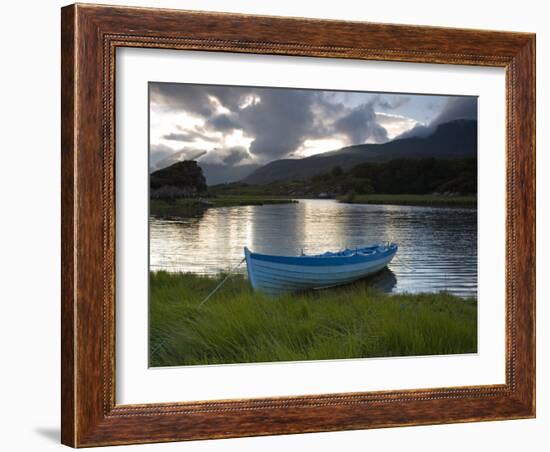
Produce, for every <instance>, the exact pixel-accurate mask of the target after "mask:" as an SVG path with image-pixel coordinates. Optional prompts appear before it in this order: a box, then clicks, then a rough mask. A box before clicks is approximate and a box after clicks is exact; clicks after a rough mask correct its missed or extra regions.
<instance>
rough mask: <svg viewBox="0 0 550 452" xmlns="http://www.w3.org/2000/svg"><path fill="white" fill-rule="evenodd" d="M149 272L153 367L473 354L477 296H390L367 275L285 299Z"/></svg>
mask: <svg viewBox="0 0 550 452" xmlns="http://www.w3.org/2000/svg"><path fill="white" fill-rule="evenodd" d="M221 277H222V276H221V275H220V277H218V278H211V277H205V276H197V275H194V274H189V273H186V274H183V273H167V272H164V271H160V272H151V274H150V293H151V298H150V307H149V310H150V338H149V341H150V342H149V343H150V351H149V355H150V365H151V366H153V367H156V366H175V365H196V364H229V363H255V362H273V361H301V360H323V359H346V358H368V357H391V356H420V355H442V354H457V353H475V352H476V351H477V302H476V300H475V299H462V298H459V297H456V296H453V295H450V294H447V293H438V294H394V295H391V294H384V293H382V292H380V291H378V290H376V289H373V288H372V287H370V286H369V284H368V281H367V282H365V281H360V282H358V283H356V284H353V285H350V286H345V287H341V288H335V289H328V290H323V291H315V292H306V293H300V294H292V295H285V296H282V297H279V298H276V299H273V298H268V297H266V296H263V295H262V294H259V293H255V292H253V291H252V290H251V289H250V287H249V284H248V282H247V280H246V279H245V278H244V277H243V276H241V275H234V276H231V277H230V278H229V280H228V281H227V283H226V284H225V285H224V286H223V287H222V289H221V290H220V291H219V292H217V293H216V294H215V295H214V296H213V297H212V298H211V299H209V300H208V302H207V303H206V304H204V305H203V306H202V307H201V308H198V304H199V303H200V301H201V300H202V299H203V298H204V297H205V296H206V295H207V294H208V293H209V292H210V290H211V289H212V288H213V287H214V286H215V285H216V284H217V283H218V282H219V281H220V278H221Z"/></svg>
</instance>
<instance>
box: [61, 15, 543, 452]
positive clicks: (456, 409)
mask: <svg viewBox="0 0 550 452" xmlns="http://www.w3.org/2000/svg"><path fill="white" fill-rule="evenodd" d="M61 35H62V36H61V37H62V145H61V146H62V149H61V154H62V347H61V353H62V355H61V356H62V360H61V363H62V365H61V385H62V431H61V436H62V442H63V443H64V444H66V445H70V446H73V447H84V446H99V445H112V444H130V443H148V442H161V441H179V440H194V439H209V438H227V437H238V436H253V435H273V434H284V433H300V432H320V431H335V430H348V429H364V428H376V427H391V426H404V425H423V424H442V423H450V422H469V421H485V420H500V419H520V418H530V417H534V416H535V35H533V34H528V33H509V32H494V31H481V30H462V29H449V28H436V27H418V26H407V25H386V24H372V23H358V22H340V21H329V20H313V19H297V18H280V17H264V16H247V15H236V14H219V13H206V12H189V11H176V10H162V9H144V8H126V7H109V6H94V5H79V4H76V5H71V6H67V7H64V8H63V9H62V28H61ZM118 47H147V48H163V49H180V50H202V51H205V50H206V51H218V52H237V53H255V54H274V55H299V56H312V57H329V58H352V59H364V60H383V61H395V62H419V63H440V64H461V65H474V66H495V67H502V68H505V70H506V112H507V115H506V116H507V120H506V122H507V124H506V140H507V141H506V321H505V323H506V358H505V362H506V383H505V384H502V385H489V386H471V387H452V388H437V389H430V388H425V389H414V390H400V391H382V392H362V393H344V394H326V395H316V396H299V397H273V398H263V399H243V400H220V401H214V402H212V401H210V402H178V401H174V402H173V403H162V404H147V405H117V404H116V403H115V366H116V363H115V315H116V312H115V171H114V168H115V165H114V160H115V133H114V131H115V123H114V121H115V105H114V102H115V96H114V87H115V65H116V59H115V50H116V49H117V48H118Z"/></svg>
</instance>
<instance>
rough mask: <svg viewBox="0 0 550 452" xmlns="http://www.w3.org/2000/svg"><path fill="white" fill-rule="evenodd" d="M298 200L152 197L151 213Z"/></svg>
mask: <svg viewBox="0 0 550 452" xmlns="http://www.w3.org/2000/svg"><path fill="white" fill-rule="evenodd" d="M293 202H296V201H294V200H292V199H289V198H283V197H280V196H278V197H277V196H255V195H226V196H216V197H212V198H180V199H175V200H173V201H165V200H161V199H152V200H151V203H150V210H151V214H153V215H159V216H165V215H170V216H177V215H178V214H181V215H183V216H186V214H187V213H188V212H189V210H196V209H206V208H209V207H231V206H263V205H267V204H289V203H293Z"/></svg>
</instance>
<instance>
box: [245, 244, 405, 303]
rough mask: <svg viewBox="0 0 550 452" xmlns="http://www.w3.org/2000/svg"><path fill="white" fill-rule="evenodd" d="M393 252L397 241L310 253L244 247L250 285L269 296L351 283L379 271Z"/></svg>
mask: <svg viewBox="0 0 550 452" xmlns="http://www.w3.org/2000/svg"><path fill="white" fill-rule="evenodd" d="M395 253H397V244H396V243H384V244H382V243H380V244H377V245H374V246H367V247H364V248H356V249H345V250H343V251H339V252H335V253H333V252H330V251H328V252H326V253H323V254H317V255H311V256H307V255H302V256H274V255H269V254H260V253H254V252H252V251H250V250H249V249H248V248H247V247H245V248H244V255H245V259H246V267H247V270H248V279H249V281H250V284H251V285H252V287H253V288H254V290H258V291H261V292H263V293H265V294H267V295H272V296H277V295H281V294H284V293H287V292H295V291H301V290H308V289H325V288H327V287H333V286H339V285H342V284H348V283H351V282H353V281H356V280H358V279H361V278H364V277H365V276H368V275H372V274H373V273H376V272H378V271H380V270H382V269H383V268H384V267H385V266H386V265H388V264H389V263H390V261H391V260H392V259H393V257H394V256H395Z"/></svg>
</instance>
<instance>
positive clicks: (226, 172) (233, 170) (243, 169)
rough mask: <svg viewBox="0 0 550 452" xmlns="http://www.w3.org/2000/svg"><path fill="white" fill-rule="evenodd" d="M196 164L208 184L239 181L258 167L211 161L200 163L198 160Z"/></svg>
mask: <svg viewBox="0 0 550 452" xmlns="http://www.w3.org/2000/svg"><path fill="white" fill-rule="evenodd" d="M198 164H199V166H200V167H201V169H202V172H203V174H204V177H205V178H206V184H207V185H208V186H211V185H217V184H228V183H231V182H237V181H240V180H241V179H243V178H245V177H247V176H249V175H250V174H251V173H253V172H254V171H255V170H257V169H258V168H259V167H260V165H252V164H248V165H238V166H228V165H215V164H212V163H202V162H201V161H200V160H199V161H198Z"/></svg>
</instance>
